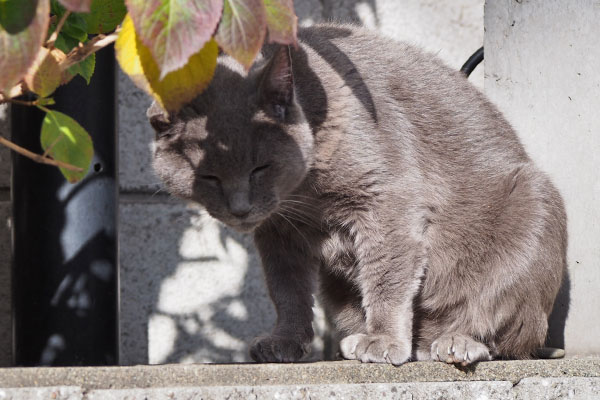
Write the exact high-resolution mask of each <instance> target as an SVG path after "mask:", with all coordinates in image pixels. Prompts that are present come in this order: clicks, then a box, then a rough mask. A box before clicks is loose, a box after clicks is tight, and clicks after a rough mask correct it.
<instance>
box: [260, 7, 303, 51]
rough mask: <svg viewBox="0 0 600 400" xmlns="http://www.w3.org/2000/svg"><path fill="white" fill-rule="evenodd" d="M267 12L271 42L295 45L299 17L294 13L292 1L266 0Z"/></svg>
mask: <svg viewBox="0 0 600 400" xmlns="http://www.w3.org/2000/svg"><path fill="white" fill-rule="evenodd" d="M264 1H265V9H266V12H267V28H268V30H269V41H270V42H277V43H281V44H295V43H296V32H297V30H298V17H296V14H295V13H294V2H293V1H292V0H264Z"/></svg>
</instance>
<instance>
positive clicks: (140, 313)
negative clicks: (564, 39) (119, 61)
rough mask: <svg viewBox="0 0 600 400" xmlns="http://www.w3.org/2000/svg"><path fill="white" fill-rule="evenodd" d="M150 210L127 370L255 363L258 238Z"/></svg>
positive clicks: (131, 248) (161, 207)
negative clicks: (132, 366) (251, 359)
mask: <svg viewBox="0 0 600 400" xmlns="http://www.w3.org/2000/svg"><path fill="white" fill-rule="evenodd" d="M314 1H317V0H314ZM298 3H300V2H298ZM320 3H321V5H322V19H325V20H327V19H334V20H336V21H351V22H354V23H361V21H363V20H364V17H363V16H362V15H359V14H361V10H362V11H365V10H367V11H370V12H371V13H372V15H374V16H376V15H377V7H376V2H375V1H374V0H368V1H357V0H345V1H344V0H339V1H327V0H320ZM365 7H366V8H365ZM343 13H345V14H343ZM298 16H299V20H300V21H301V22H302V21H303V19H304V18H305V17H306V18H308V16H306V15H303V14H302V13H300V12H299V13H298ZM313 16H314V15H313ZM367 108H368V107H367ZM147 132H148V135H150V133H149V132H150V128H148V131H147ZM144 140H147V137H146V138H144ZM144 201H145V203H143V204H141V206H140V203H139V202H138V201H137V200H136V201H131V202H128V201H127V200H124V199H122V203H121V209H120V221H121V226H120V240H121V242H122V243H123V245H122V246H121V364H125V365H127V364H136V363H151V364H156V363H178V362H244V361H249V356H248V343H249V342H250V341H251V340H252V339H253V338H254V337H255V336H257V335H258V334H261V333H263V332H266V331H269V330H270V329H271V327H272V326H273V324H274V321H275V312H274V308H273V306H272V304H271V301H270V299H269V297H268V295H267V291H266V288H265V285H264V278H263V275H262V271H261V267H260V261H259V259H258V256H257V254H256V252H255V250H254V246H253V244H252V239H251V237H250V236H248V235H242V234H239V233H237V232H234V231H231V230H229V229H228V228H226V227H224V226H222V225H220V224H219V223H217V222H216V221H214V220H212V218H210V217H209V216H207V215H206V214H205V213H204V212H201V211H198V210H195V209H189V208H186V206H185V205H184V204H183V203H182V202H179V201H171V200H168V199H167V198H165V196H164V195H158V196H154V197H152V198H150V199H147V200H144ZM568 287H569V285H568V279H567V280H566V283H565V284H564V285H563V289H562V290H561V295H560V296H561V298H560V299H559V300H558V301H557V306H556V307H555V312H554V313H553V315H552V318H551V320H552V323H551V324H552V326H551V329H550V331H551V339H550V341H549V343H550V344H552V345H554V346H563V345H564V333H563V332H564V324H565V319H566V315H567V311H568V298H569V290H568Z"/></svg>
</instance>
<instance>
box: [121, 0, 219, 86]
mask: <svg viewBox="0 0 600 400" xmlns="http://www.w3.org/2000/svg"><path fill="white" fill-rule="evenodd" d="M125 2H126V4H127V9H128V10H129V14H130V15H131V19H133V23H134V25H135V30H136V32H137V35H138V36H139V39H140V40H141V42H142V43H143V44H144V45H145V46H146V47H148V48H149V49H150V52H151V54H152V56H153V57H154V60H155V61H156V63H157V65H158V68H159V70H160V71H161V73H160V78H161V79H162V78H164V77H165V75H167V74H168V73H169V72H171V71H175V70H176V69H179V68H181V67H183V66H184V65H185V64H186V63H187V61H188V59H189V58H190V56H191V55H192V54H195V53H197V52H198V51H200V49H202V48H203V47H204V45H205V44H206V42H208V41H209V40H210V38H211V36H212V34H213V33H214V31H215V29H216V28H217V24H218V23H219V18H220V17H221V10H222V8H223V0H186V1H182V0H126V1H125Z"/></svg>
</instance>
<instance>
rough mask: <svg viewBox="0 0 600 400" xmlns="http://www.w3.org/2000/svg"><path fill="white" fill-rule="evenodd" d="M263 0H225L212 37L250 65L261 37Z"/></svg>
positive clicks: (234, 55) (265, 22) (261, 40)
mask: <svg viewBox="0 0 600 400" xmlns="http://www.w3.org/2000/svg"><path fill="white" fill-rule="evenodd" d="M266 19H267V17H266V11H265V5H264V3H263V0H225V2H224V7H223V17H222V18H221V22H220V24H219V30H218V31H217V34H216V35H215V39H216V40H217V43H219V46H221V47H222V48H223V50H225V52H226V53H227V54H229V55H230V56H232V57H233V58H235V59H236V60H238V61H239V62H240V63H241V64H242V65H244V67H246V69H248V68H250V66H251V65H252V63H253V62H254V59H255V58H256V55H257V54H258V52H259V51H260V48H261V47H262V44H263V41H264V39H265V33H266V27H267V21H266Z"/></svg>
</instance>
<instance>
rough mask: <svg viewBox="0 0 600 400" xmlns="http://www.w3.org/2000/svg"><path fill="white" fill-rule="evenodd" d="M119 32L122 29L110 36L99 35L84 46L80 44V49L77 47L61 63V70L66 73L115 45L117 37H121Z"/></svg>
mask: <svg viewBox="0 0 600 400" xmlns="http://www.w3.org/2000/svg"><path fill="white" fill-rule="evenodd" d="M119 30H120V29H117V30H116V31H114V32H113V33H111V34H109V35H104V34H99V35H97V36H95V37H94V38H92V39H91V40H89V41H88V42H85V43H83V44H81V43H80V44H79V46H78V47H75V48H74V49H73V50H71V51H70V52H69V54H67V58H65V59H64V60H63V61H61V62H60V64H59V66H60V69H61V70H63V71H64V70H66V69H67V68H69V67H70V66H72V65H75V64H77V63H78V62H80V61H83V60H84V59H85V58H86V57H87V56H89V55H90V54H93V53H95V52H97V51H98V50H100V49H102V48H104V47H106V46H108V45H109V44H111V43H113V42H114V41H115V40H117V37H118V36H119Z"/></svg>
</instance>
